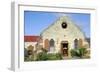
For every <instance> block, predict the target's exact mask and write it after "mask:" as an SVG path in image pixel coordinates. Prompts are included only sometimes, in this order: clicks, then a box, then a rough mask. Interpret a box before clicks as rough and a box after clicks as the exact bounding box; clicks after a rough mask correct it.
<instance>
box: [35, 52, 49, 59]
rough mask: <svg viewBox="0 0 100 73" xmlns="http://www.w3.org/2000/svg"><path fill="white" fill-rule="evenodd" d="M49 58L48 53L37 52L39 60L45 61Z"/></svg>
mask: <svg viewBox="0 0 100 73" xmlns="http://www.w3.org/2000/svg"><path fill="white" fill-rule="evenodd" d="M47 59H48V58H47V53H45V52H41V53H38V54H37V61H45V60H47Z"/></svg>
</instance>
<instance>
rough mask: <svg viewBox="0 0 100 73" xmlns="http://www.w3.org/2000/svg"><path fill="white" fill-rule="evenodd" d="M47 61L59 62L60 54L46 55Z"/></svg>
mask: <svg viewBox="0 0 100 73" xmlns="http://www.w3.org/2000/svg"><path fill="white" fill-rule="evenodd" d="M47 56H48V60H61V59H62V56H61V54H60V53H56V54H52V53H51V54H48V55H47Z"/></svg>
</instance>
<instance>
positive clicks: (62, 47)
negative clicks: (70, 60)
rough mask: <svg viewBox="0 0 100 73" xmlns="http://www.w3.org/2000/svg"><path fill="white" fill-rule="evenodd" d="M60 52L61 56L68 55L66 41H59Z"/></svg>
mask: <svg viewBox="0 0 100 73" xmlns="http://www.w3.org/2000/svg"><path fill="white" fill-rule="evenodd" d="M61 53H62V55H63V56H68V41H62V42H61Z"/></svg>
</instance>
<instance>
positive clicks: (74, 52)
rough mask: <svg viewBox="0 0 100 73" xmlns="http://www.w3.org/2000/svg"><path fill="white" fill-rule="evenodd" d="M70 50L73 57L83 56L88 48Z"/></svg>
mask: <svg viewBox="0 0 100 73" xmlns="http://www.w3.org/2000/svg"><path fill="white" fill-rule="evenodd" d="M70 52H71V56H72V57H80V58H82V57H83V56H84V55H85V54H86V48H79V49H72V50H71V51H70Z"/></svg>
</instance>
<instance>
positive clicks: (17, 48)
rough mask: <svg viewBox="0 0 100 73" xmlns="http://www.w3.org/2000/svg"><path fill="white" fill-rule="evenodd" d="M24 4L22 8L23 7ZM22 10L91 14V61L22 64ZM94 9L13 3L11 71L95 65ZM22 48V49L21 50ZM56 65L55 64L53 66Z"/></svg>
mask: <svg viewBox="0 0 100 73" xmlns="http://www.w3.org/2000/svg"><path fill="white" fill-rule="evenodd" d="M23 4H24V6H23ZM24 10H31V11H50V12H73V13H90V14H91V30H92V31H93V32H91V33H92V34H91V37H92V38H91V39H92V43H91V44H92V48H95V49H91V50H92V55H91V59H89V60H88V59H85V60H66V61H65V60H64V61H63V60H62V61H44V62H24V42H23V41H24V37H23V35H24V18H23V16H24V15H23V14H24ZM95 11H96V10H95V8H94V7H88V6H85V7H84V6H77V5H67V7H66V6H65V7H59V6H57V7H54V6H53V7H52V6H49V7H48V6H36V5H32V3H15V4H14V12H13V13H14V15H13V16H15V17H13V18H14V20H13V18H12V22H14V23H12V25H13V24H14V26H13V27H12V30H13V31H14V32H13V33H12V35H13V37H14V39H15V40H14V39H13V41H12V45H14V46H13V47H12V55H13V57H12V63H13V64H12V66H11V68H12V69H13V70H23V69H26V70H28V69H29V70H30V69H41V68H42V69H46V68H48V67H49V68H55V67H59V68H60V67H70V66H71V67H76V66H77V67H78V66H91V65H95V64H96V60H97V58H96V55H97V53H96V52H97V49H96V47H95V45H94V44H95V43H96V42H95V37H94V35H95V33H94V30H93V29H94V27H96V26H95V25H94V24H95V23H96V18H95V17H96V12H95ZM22 48H23V49H22ZM55 63H56V64H55Z"/></svg>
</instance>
